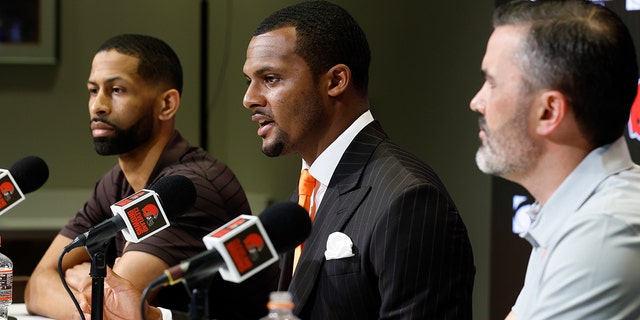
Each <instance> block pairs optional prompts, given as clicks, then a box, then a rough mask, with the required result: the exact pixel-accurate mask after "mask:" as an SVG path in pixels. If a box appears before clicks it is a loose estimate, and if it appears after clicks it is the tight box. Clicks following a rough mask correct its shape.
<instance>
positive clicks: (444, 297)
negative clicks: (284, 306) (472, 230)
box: [279, 121, 475, 320]
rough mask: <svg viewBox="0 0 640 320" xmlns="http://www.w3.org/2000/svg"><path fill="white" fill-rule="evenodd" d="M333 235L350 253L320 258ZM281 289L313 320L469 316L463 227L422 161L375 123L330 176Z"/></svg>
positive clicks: (469, 273)
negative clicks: (347, 242) (339, 235)
mask: <svg viewBox="0 0 640 320" xmlns="http://www.w3.org/2000/svg"><path fill="white" fill-rule="evenodd" d="M335 231H339V232H343V233H345V234H346V235H348V236H349V237H350V238H351V240H352V241H353V245H354V252H355V256H354V257H351V258H345V259H338V260H326V259H325V257H324V251H325V249H326V242H327V237H328V235H329V234H331V233H332V232H335ZM292 257H293V254H292V252H289V253H286V254H284V255H283V256H282V257H281V258H282V259H281V261H280V268H281V270H282V274H281V278H280V283H279V288H280V290H287V288H288V289H289V291H290V292H291V293H292V294H293V297H294V303H295V310H294V312H295V313H296V314H297V315H298V316H299V317H301V318H302V319H303V320H312V319H322V320H326V319H331V320H336V319H471V292H472V289H473V280H474V275H475V267H474V264H473V255H472V252H471V245H470V243H469V239H468V236H467V231H466V228H465V226H464V224H463V222H462V220H461V218H460V215H459V214H458V210H457V209H456V206H455V204H454V203H453V200H452V199H451V198H450V197H449V194H448V192H447V190H446V189H445V187H444V185H443V184H442V182H441V181H440V179H439V178H438V176H437V175H436V174H435V172H434V171H433V170H432V169H431V168H429V167H428V166H427V165H426V164H424V163H423V162H422V161H420V160H419V159H418V158H417V157H415V156H414V155H412V154H410V153H409V152H407V151H405V150H403V149H402V148H400V147H398V146H397V145H395V144H393V143H392V142H390V141H389V139H388V137H387V135H386V134H385V133H384V131H383V130H382V128H381V126H380V125H379V124H378V122H376V121H374V122H373V123H371V124H369V125H367V126H366V127H365V128H364V129H363V130H362V132H360V133H359V134H358V135H357V137H356V138H355V139H354V141H353V142H352V143H351V145H349V147H348V148H347V150H346V152H345V154H344V155H343V157H342V159H341V160H340V163H339V164H338V167H337V168H336V171H335V172H334V175H333V177H332V178H331V182H330V183H329V186H328V188H327V191H326V193H325V195H324V198H323V199H322V203H321V204H320V207H319V208H318V210H317V214H316V218H315V221H314V224H313V228H312V231H311V234H310V236H309V238H308V239H307V241H306V242H305V247H304V250H303V253H302V256H301V257H300V261H299V264H298V266H297V269H296V274H295V277H294V278H293V279H291V268H292Z"/></svg>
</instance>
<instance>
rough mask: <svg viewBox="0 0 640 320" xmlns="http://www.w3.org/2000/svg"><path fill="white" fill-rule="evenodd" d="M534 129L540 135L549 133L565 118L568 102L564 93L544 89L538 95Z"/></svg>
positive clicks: (567, 111)
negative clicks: (536, 122) (536, 123)
mask: <svg viewBox="0 0 640 320" xmlns="http://www.w3.org/2000/svg"><path fill="white" fill-rule="evenodd" d="M540 99H541V100H540V102H541V104H540V105H539V109H538V113H537V117H538V119H537V120H538V125H537V128H536V131H537V132H538V134H540V135H549V134H551V133H552V132H554V131H555V130H556V129H557V128H558V126H560V124H561V123H562V122H563V121H564V120H565V118H566V117H567V116H568V114H569V104H568V102H567V98H566V97H565V95H564V94H563V93H562V92H560V91H556V90H551V91H545V92H543V93H542V95H541V96H540Z"/></svg>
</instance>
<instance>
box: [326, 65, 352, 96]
mask: <svg viewBox="0 0 640 320" xmlns="http://www.w3.org/2000/svg"><path fill="white" fill-rule="evenodd" d="M326 76H327V80H328V81H327V84H328V88H327V89H328V90H327V91H328V92H327V93H328V94H329V96H332V97H335V96H339V95H340V94H342V93H343V92H344V91H345V90H347V87H348V86H349V85H350V84H351V81H352V79H351V69H349V67H347V65H345V64H336V65H335V66H333V67H332V68H331V69H329V71H327V73H326Z"/></svg>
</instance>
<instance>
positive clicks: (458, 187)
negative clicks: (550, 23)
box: [0, 0, 493, 320]
mask: <svg viewBox="0 0 640 320" xmlns="http://www.w3.org/2000/svg"><path fill="white" fill-rule="evenodd" d="M293 2H294V1H285V0H272V1H258V0H210V1H209V9H208V11H209V19H210V21H209V23H210V27H209V50H210V53H209V57H210V64H209V68H208V69H207V70H200V68H199V52H200V51H199V50H200V48H199V42H198V39H199V13H198V10H199V7H200V3H201V1H199V0H182V1H170V0H136V1H125V0H114V1H97V0H93V1H77V0H60V61H59V63H58V64H57V65H55V66H6V65H0V107H1V108H2V113H1V114H0V127H2V128H3V129H4V132H6V133H10V134H9V135H10V138H9V139H3V141H2V142H0V144H2V148H3V149H2V150H4V151H3V152H1V153H0V167H8V166H10V165H11V164H12V163H13V162H15V161H16V160H17V159H19V158H20V157H22V156H25V155H29V154H36V155H39V156H41V157H42V158H43V159H45V160H46V161H47V163H48V164H49V166H50V168H51V176H50V178H49V181H48V182H47V184H46V185H45V186H44V187H43V188H42V189H41V190H38V191H37V192H35V193H34V194H33V195H32V196H31V197H30V198H29V199H27V201H32V202H36V203H34V204H33V205H34V206H36V207H37V208H39V209H33V207H29V210H28V211H29V213H24V212H21V211H20V208H21V207H22V206H20V205H19V206H18V207H16V208H15V209H14V210H12V211H11V212H10V213H8V214H6V215H5V216H3V217H1V218H0V234H1V232H2V230H7V227H3V224H4V222H3V221H6V220H7V219H12V218H13V219H17V217H18V216H20V215H25V216H26V215H27V214H30V215H31V216H29V219H28V220H29V221H31V223H33V226H36V225H37V223H38V222H36V220H35V219H38V218H37V217H36V216H37V215H38V214H41V215H43V216H46V215H52V214H54V213H53V212H50V210H49V209H50V208H52V207H54V208H55V209H56V210H57V211H58V212H56V213H57V214H58V215H57V216H60V217H61V219H62V220H66V219H67V218H68V217H69V216H70V215H72V214H73V213H74V212H75V210H76V209H77V207H79V206H80V205H82V201H83V199H84V197H85V196H84V195H85V194H86V193H87V192H90V191H91V188H92V187H93V184H94V182H95V180H96V179H97V178H98V177H99V176H100V175H101V174H102V173H103V172H104V171H106V170H107V169H108V168H110V167H111V166H112V165H113V164H114V163H115V161H116V160H115V158H114V157H101V156H98V155H96V154H95V152H94V150H93V146H92V143H91V139H90V135H89V132H88V117H87V109H86V108H87V107H86V101H87V93H86V89H85V83H86V79H87V76H88V73H89V69H90V62H91V58H92V56H93V53H94V51H95V49H96V47H97V46H98V45H99V44H100V43H101V42H102V41H104V40H105V39H106V38H108V37H110V36H111V35H114V34H117V33H122V32H136V33H147V34H150V35H154V36H158V37H160V38H162V39H164V40H166V41H167V42H168V43H170V44H171V45H172V46H173V47H174V49H175V50H176V51H177V53H178V55H179V56H180V57H181V59H182V62H183V67H184V70H185V77H186V79H185V88H186V90H185V92H184V95H183V103H182V107H181V110H180V113H179V117H178V128H179V129H180V130H181V131H182V132H183V134H184V135H185V136H187V137H188V138H189V139H190V140H191V141H192V142H194V143H198V131H199V122H198V112H197V108H198V105H199V100H198V99H199V95H200V88H199V87H198V78H199V72H200V71H206V72H208V74H209V77H208V79H209V83H208V86H207V88H206V90H207V92H208V94H207V99H206V100H207V101H206V103H207V105H208V112H209V117H208V125H209V135H208V143H207V146H206V147H207V148H208V150H209V151H211V152H212V153H213V154H215V155H216V156H217V157H219V158H220V159H222V160H223V161H225V162H226V163H228V164H229V165H230V166H231V168H232V169H233V170H234V171H235V172H236V173H237V175H238V177H239V178H240V181H241V182H242V183H243V185H244V186H245V188H246V190H247V191H248V192H249V193H252V194H256V195H259V196H267V197H269V198H270V199H272V200H273V201H282V200H284V199H285V198H286V197H287V195H288V194H289V192H291V190H293V186H294V184H295V181H296V179H297V171H298V167H299V165H300V160H299V158H298V157H297V156H295V155H292V156H287V157H282V158H275V159H272V158H267V157H265V156H264V155H262V153H261V152H260V148H259V146H260V139H259V138H258V137H257V135H256V130H257V128H256V126H255V124H254V123H253V122H251V121H250V118H249V117H250V115H249V112H248V111H246V110H244V108H243V107H242V104H241V102H242V96H243V94H244V90H245V88H246V84H245V79H244V76H243V75H242V64H243V62H244V56H245V48H246V45H247V44H248V42H249V39H250V35H251V34H252V32H253V29H254V28H255V26H256V25H257V24H258V23H259V22H260V20H261V19H262V18H264V17H265V16H266V15H267V14H269V13H270V12H272V11H274V10H276V9H278V8H280V7H282V6H284V5H286V4H290V3H293ZM337 2H338V3H340V4H342V5H344V7H345V8H347V10H349V11H350V12H351V13H352V14H353V15H354V16H355V18H356V19H357V20H358V21H359V22H360V23H361V25H362V27H363V28H364V29H365V32H366V33H367V35H368V37H369V41H370V45H371V48H372V54H373V60H372V66H371V83H370V89H371V90H370V91H371V102H372V105H373V114H374V116H375V117H376V118H378V119H379V120H380V121H381V122H382V124H383V126H384V128H385V130H386V131H387V132H388V133H389V134H390V136H391V137H392V138H393V139H394V140H396V141H397V142H398V143H400V144H401V145H404V146H406V147H407V148H408V149H409V150H411V151H413V152H415V153H416V154H418V155H419V156H420V157H421V158H422V159H424V160H425V161H426V162H427V163H429V164H430V165H431V166H432V167H433V168H434V169H435V170H436V171H437V172H438V173H439V174H440V176H441V178H442V180H443V181H444V183H445V184H446V185H447V187H448V189H449V191H450V193H451V194H452V196H453V198H454V200H455V201H456V203H457V204H458V206H459V209H460V211H461V214H462V216H463V219H464V220H465V222H466V224H467V227H468V229H469V234H470V236H471V241H472V244H473V249H474V255H475V259H476V267H477V274H476V285H475V289H474V291H475V292H474V308H475V310H474V314H475V316H474V318H475V319H481V320H482V319H487V317H488V305H489V303H488V296H489V294H488V292H489V285H488V284H489V234H490V218H489V216H490V215H489V200H490V179H489V178H488V177H486V176H484V175H483V174H481V173H480V172H479V171H478V170H477V169H476V166H475V162H474V154H475V150H476V148H477V146H478V138H477V132H478V126H477V117H476V115H474V114H473V113H472V112H471V111H469V109H468V102H469V100H470V99H471V97H472V96H473V94H474V93H475V91H476V90H477V89H478V88H479V87H480V85H481V83H482V77H481V76H480V75H479V72H478V71H479V67H480V61H481V58H482V55H483V52H484V46H485V42H486V39H487V37H488V35H489V33H490V15H491V10H492V8H493V0H480V1H478V0H463V1H439V2H435V1H408V0H399V1H393V2H389V1H382V0H376V1H364V0H362V1H355V0H352V1H346V0H343V1H337ZM67 191H68V192H67ZM41 194H43V195H41ZM38 195H40V196H38ZM52 196H56V197H60V199H59V200H58V201H56V205H55V206H52V205H51V204H50V203H47V202H48V201H49V200H48V199H51V198H52ZM28 197H29V195H28ZM63 197H64V198H63ZM36 200H38V201H36ZM25 206H26V204H25ZM25 210H26V209H25ZM38 210H39V213H34V212H38ZM254 210H255V208H254ZM62 211H64V212H62ZM255 211H257V210H255ZM31 217H33V218H31ZM7 225H10V224H9V223H7ZM8 228H9V229H10V230H12V228H17V227H16V226H13V227H8Z"/></svg>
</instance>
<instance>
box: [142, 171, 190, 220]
mask: <svg viewBox="0 0 640 320" xmlns="http://www.w3.org/2000/svg"><path fill="white" fill-rule="evenodd" d="M149 189H151V190H153V191H155V192H156V193H157V194H158V196H159V197H160V201H162V208H163V209H164V212H165V214H166V215H167V217H177V216H179V215H181V214H183V213H185V212H187V210H189V209H191V207H193V204H194V203H195V202H196V187H195V186H194V185H193V182H192V181H191V179H189V178H187V177H185V176H181V175H174V176H166V177H162V178H160V180H158V181H156V183H154V184H153V185H152V186H151V187H150V188H149Z"/></svg>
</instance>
